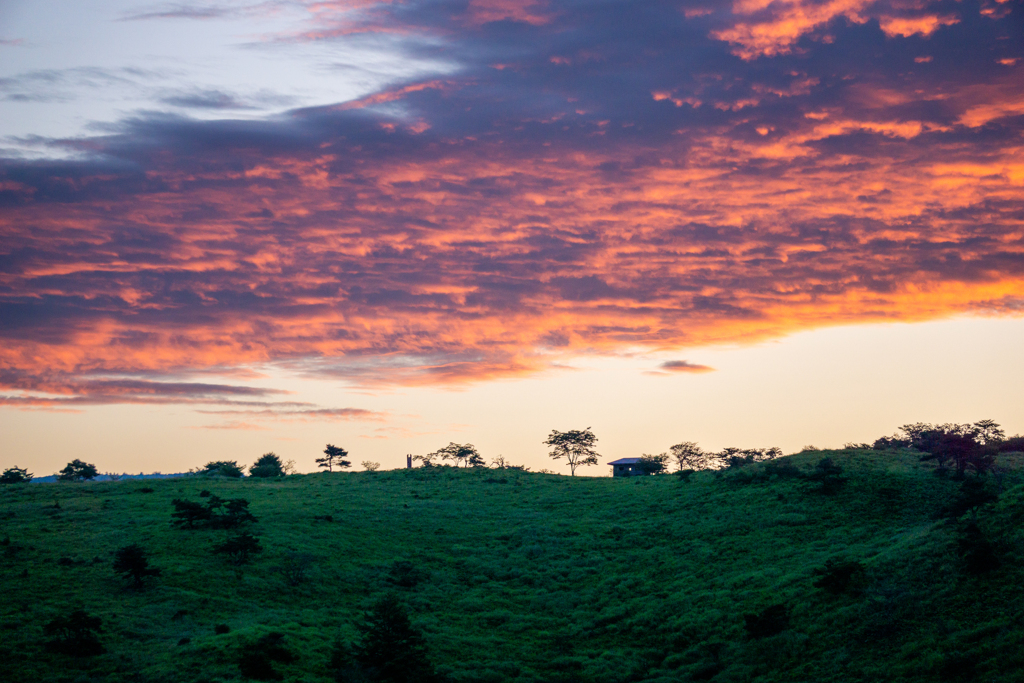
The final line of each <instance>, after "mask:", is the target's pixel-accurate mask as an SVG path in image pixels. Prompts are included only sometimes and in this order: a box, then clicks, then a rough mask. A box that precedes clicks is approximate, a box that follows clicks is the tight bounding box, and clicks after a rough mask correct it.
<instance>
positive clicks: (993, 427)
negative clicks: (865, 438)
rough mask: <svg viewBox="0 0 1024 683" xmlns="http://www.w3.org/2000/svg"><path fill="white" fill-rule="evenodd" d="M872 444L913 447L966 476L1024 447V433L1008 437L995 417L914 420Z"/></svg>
mask: <svg viewBox="0 0 1024 683" xmlns="http://www.w3.org/2000/svg"><path fill="white" fill-rule="evenodd" d="M865 445H866V444H865ZM871 447H872V448H874V449H875V450H890V449H894V448H913V449H914V450H917V451H921V452H922V453H924V454H925V455H923V456H922V460H934V461H935V462H936V463H938V465H939V469H940V470H946V469H948V468H950V466H952V468H953V469H954V470H955V472H956V474H957V476H959V477H963V476H964V475H965V474H966V472H967V471H968V470H972V471H974V472H975V473H976V474H984V473H985V472H987V471H989V470H991V469H992V468H993V467H994V466H995V461H996V456H997V455H999V453H1008V452H1014V451H1024V436H1021V435H1017V436H1012V437H1009V438H1007V436H1006V433H1005V432H1004V431H1003V429H1002V427H1000V426H999V425H998V424H997V423H996V422H995V421H994V420H981V421H979V422H975V423H974V424H955V423H945V424H928V423H925V422H914V423H912V424H906V425H903V426H902V427H900V428H899V429H898V430H897V431H896V434H894V435H893V436H883V437H881V438H879V439H876V440H875V442H874V443H873V444H872V445H871Z"/></svg>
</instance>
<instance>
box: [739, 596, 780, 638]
mask: <svg viewBox="0 0 1024 683" xmlns="http://www.w3.org/2000/svg"><path fill="white" fill-rule="evenodd" d="M743 628H744V629H746V631H747V636H748V637H750V638H754V639H756V638H767V637H769V636H774V635H778V634H780V633H782V632H783V631H785V630H786V629H787V628H789V608H788V607H786V606H785V605H781V604H780V605H772V606H771V607H766V608H765V609H763V610H762V611H761V612H758V613H756V614H744V615H743Z"/></svg>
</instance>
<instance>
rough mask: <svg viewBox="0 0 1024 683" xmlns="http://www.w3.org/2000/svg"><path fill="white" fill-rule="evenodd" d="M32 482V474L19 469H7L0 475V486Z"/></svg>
mask: <svg viewBox="0 0 1024 683" xmlns="http://www.w3.org/2000/svg"><path fill="white" fill-rule="evenodd" d="M30 481H32V474H31V473H30V472H29V471H28V470H24V469H22V468H20V467H8V468H7V469H6V470H4V473H3V474H0V484H25V483H28V482H30Z"/></svg>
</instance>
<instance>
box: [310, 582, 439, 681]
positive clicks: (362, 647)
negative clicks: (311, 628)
mask: <svg viewBox="0 0 1024 683" xmlns="http://www.w3.org/2000/svg"><path fill="white" fill-rule="evenodd" d="M357 628H358V630H359V632H360V634H361V640H360V642H358V643H356V644H355V645H353V646H352V647H345V646H344V645H341V644H339V645H336V646H335V649H334V652H333V653H332V656H331V663H330V667H331V669H333V671H334V674H335V679H336V680H338V681H361V680H367V681H380V682H381V683H430V682H431V681H436V680H437V674H436V673H435V672H434V667H433V666H432V665H431V663H430V660H429V659H428V657H427V651H426V644H425V643H424V641H423V635H422V634H421V633H420V631H419V630H418V629H416V628H415V627H413V625H412V624H411V623H410V621H409V615H408V613H407V612H406V611H405V608H404V607H402V605H401V603H400V602H399V601H398V598H397V597H395V596H394V595H390V594H389V595H386V596H384V597H383V598H381V599H380V600H378V601H377V602H376V603H374V605H373V606H372V607H371V608H370V610H369V611H368V612H366V614H365V615H364V619H363V622H362V623H360V624H359V625H358V626H357Z"/></svg>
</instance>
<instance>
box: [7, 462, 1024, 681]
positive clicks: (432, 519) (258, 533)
mask: <svg viewBox="0 0 1024 683" xmlns="http://www.w3.org/2000/svg"><path fill="white" fill-rule="evenodd" d="M826 456H828V457H831V458H832V460H833V461H834V463H836V464H837V465H838V466H839V467H841V468H842V474H841V477H840V476H839V475H838V474H837V481H838V482H839V484H837V485H835V486H831V487H830V486H828V485H826V484H824V483H822V481H820V480H817V481H815V480H813V479H808V478H807V476H806V475H807V474H809V473H811V472H813V471H814V467H815V465H816V464H817V463H818V462H819V461H820V460H821V459H822V458H824V457H826ZM1020 458H1021V456H1019V455H1009V456H1003V457H1002V458H1001V461H1002V464H1003V465H1005V466H1007V467H1006V470H1007V471H1005V472H1003V473H1002V474H1000V475H999V476H998V477H997V476H994V475H991V474H990V475H986V476H985V477H984V478H981V479H978V480H975V477H974V476H973V475H968V477H967V481H969V482H971V483H969V484H966V485H965V484H964V483H962V482H960V481H957V480H955V478H953V477H950V476H937V475H936V474H935V465H934V464H932V463H929V462H920V461H919V457H918V454H915V453H913V452H911V451H908V450H905V449H904V450H893V451H888V452H879V451H871V450H844V451H819V452H808V453H801V454H798V455H794V456H789V457H786V458H781V459H778V460H774V461H770V462H764V463H758V464H753V465H749V466H746V467H739V468H732V469H729V470H727V471H723V472H698V473H696V474H694V475H692V476H690V477H689V478H688V479H685V480H684V479H681V478H680V477H677V476H654V477H635V478H622V479H612V478H587V477H568V476H559V475H549V474H537V473H529V472H522V471H515V470H494V469H486V468H451V467H432V468H417V469H412V470H398V471H389V472H360V473H334V474H310V475H293V476H289V477H286V478H280V479H273V480H266V479H264V480H260V479H255V478H247V479H241V480H237V479H225V478H221V477H202V476H192V477H184V478H179V479H163V480H135V481H111V482H85V483H57V484H30V485H27V484H19V485H10V486H3V487H0V543H2V544H3V545H2V547H0V570H2V575H0V590H2V596H3V597H2V599H0V610H2V612H0V628H2V634H3V637H2V639H0V661H2V662H3V664H2V668H3V669H4V672H5V673H4V680H7V681H26V682H28V681H82V682H85V681H125V682H128V681H167V682H171V681H187V682H190V683H191V682H198V681H229V680H243V678H244V677H243V673H242V670H241V669H240V666H239V662H240V658H241V657H243V656H244V654H245V652H247V648H249V649H251V648H252V647H253V646H254V644H255V643H259V642H263V643H266V642H268V640H267V639H268V637H270V638H271V640H272V641H273V642H274V643H275V644H276V645H275V646H276V647H279V648H283V649H284V650H285V651H287V653H288V656H287V657H281V658H280V659H279V660H278V661H277V662H276V663H275V664H274V665H273V670H274V671H275V672H276V675H279V676H280V677H282V678H283V680H286V681H309V682H311V683H312V682H314V681H322V682H324V683H327V682H329V681H332V680H335V678H336V676H338V675H339V674H338V673H337V671H336V670H335V669H332V667H331V658H332V651H333V649H334V647H335V645H336V644H337V643H351V642H354V641H357V640H358V639H359V637H360V632H359V631H358V628H357V627H358V625H359V624H360V623H361V620H362V619H363V618H364V616H363V615H364V614H365V612H366V610H367V609H368V608H369V607H370V606H372V605H373V604H375V602H376V601H379V599H380V598H381V596H383V595H388V594H391V595H394V596H395V597H396V598H397V600H398V602H400V603H401V605H402V606H404V608H405V609H406V610H407V612H408V614H409V616H410V618H411V621H412V624H413V625H414V626H415V627H416V628H417V629H419V630H420V631H422V633H423V636H424V639H425V643H426V648H427V652H428V653H429V657H430V659H431V661H432V662H433V664H434V665H435V667H436V668H437V670H438V672H439V674H441V675H442V676H443V677H445V678H446V679H448V680H451V681H466V682H469V681H495V682H497V681H524V682H525V681H584V682H594V683H617V682H624V681H649V682H653V681H696V680H712V681H794V680H799V681H877V680H888V681H970V680H979V681H992V682H997V681H1007V682H1009V681H1016V680H1020V678H1019V677H1020V673H1019V672H1020V671H1022V670H1024V647H1021V646H1022V645H1024V571H1022V569H1021V566H1022V565H1021V560H1022V553H1024V543H1022V541H1024V527H1022V524H1021V523H1022V521H1024V476H1022V475H1021V470H1019V469H1018V468H1017V467H1018V465H1019V463H1018V462H1016V461H1017V460H1019V459H1020ZM201 494H209V495H201ZM211 495H212V496H217V497H220V498H221V499H225V500H230V499H244V500H246V501H248V511H249V512H250V513H251V514H252V515H254V516H255V517H256V518H257V520H258V521H256V522H254V523H249V524H245V525H243V527H240V529H242V528H244V530H245V531H247V532H248V533H250V534H252V536H254V537H256V538H257V539H258V542H259V544H260V546H261V548H262V550H261V551H260V552H254V553H252V554H251V556H250V557H249V558H248V561H247V562H245V563H242V564H235V563H234V562H232V561H231V556H230V554H225V553H219V554H218V553H214V552H212V549H213V548H214V547H215V546H217V545H219V544H222V543H224V541H225V540H226V539H227V538H229V537H231V536H232V535H233V534H236V533H237V532H238V530H226V529H219V528H204V526H203V525H198V528H194V529H189V528H187V527H182V526H175V525H172V523H171V522H172V517H171V513H172V512H173V511H174V510H175V507H174V505H173V501H174V500H186V501H194V502H196V503H203V502H204V501H208V500H209V499H210V496H211ZM133 543H134V544H138V545H139V546H140V547H141V548H143V549H144V550H145V552H146V553H147V556H148V558H149V560H150V562H151V565H152V566H153V567H156V568H159V569H160V570H161V573H160V575H159V576H152V577H148V578H145V579H144V581H143V587H142V588H135V587H133V586H132V582H131V581H129V580H126V579H125V578H124V577H123V576H121V575H118V574H117V573H115V572H114V570H113V568H112V563H113V561H114V555H115V552H116V551H117V550H118V549H119V548H123V547H125V546H128V545H129V544H133ZM979 558H980V559H979ZM75 610H82V611H83V612H84V613H86V614H88V615H90V616H93V617H97V618H99V619H100V620H101V624H102V625H101V627H100V628H99V630H97V631H96V633H97V636H98V639H99V642H100V643H101V645H102V648H103V650H104V652H103V653H102V654H97V655H94V656H88V657H85V656H82V657H75V656H71V655H69V654H62V653H61V652H54V651H51V649H48V648H47V647H46V643H47V642H48V638H49V637H50V636H49V635H48V634H46V633H44V629H45V627H46V626H47V625H48V624H52V623H53V622H54V620H55V619H58V618H60V617H62V616H66V615H68V614H69V613H71V612H73V611H75ZM271 634H278V635H273V636H271Z"/></svg>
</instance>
